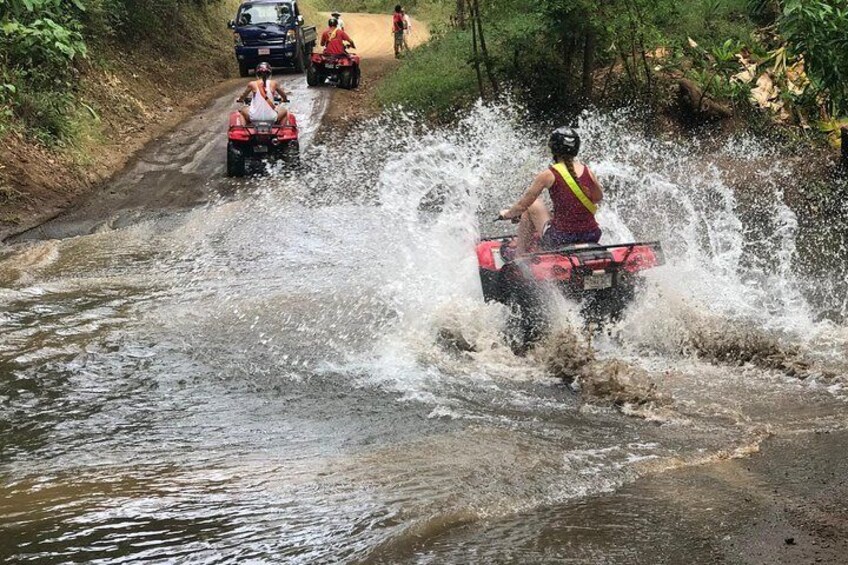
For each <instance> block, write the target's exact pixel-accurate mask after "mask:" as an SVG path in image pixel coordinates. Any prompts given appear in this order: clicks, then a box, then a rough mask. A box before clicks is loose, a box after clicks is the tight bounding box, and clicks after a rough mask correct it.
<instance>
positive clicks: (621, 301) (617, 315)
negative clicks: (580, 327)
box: [580, 284, 635, 326]
mask: <svg viewBox="0 0 848 565" xmlns="http://www.w3.org/2000/svg"><path fill="white" fill-rule="evenodd" d="M634 294H635V289H634V288H633V286H632V285H631V284H620V285H619V286H616V287H614V288H607V289H604V290H597V291H595V292H594V293H593V294H591V295H589V296H587V297H585V298H584V299H583V304H582V305H581V307H580V314H581V315H582V316H583V320H584V321H585V322H586V324H596V325H598V326H603V325H604V324H607V323H613V324H614V323H616V322H618V321H619V320H621V318H622V317H623V315H624V311H625V310H626V309H627V306H629V305H630V302H631V300H633V295H634Z"/></svg>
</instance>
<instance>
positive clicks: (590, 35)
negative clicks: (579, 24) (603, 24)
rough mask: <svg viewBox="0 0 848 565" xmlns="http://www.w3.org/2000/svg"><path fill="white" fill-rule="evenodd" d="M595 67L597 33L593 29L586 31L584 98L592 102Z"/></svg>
mask: <svg viewBox="0 0 848 565" xmlns="http://www.w3.org/2000/svg"><path fill="white" fill-rule="evenodd" d="M594 67H595V32H594V31H593V30H591V29H589V30H587V31H586V38H585V41H584V42H583V98H584V99H585V100H586V101H591V100H592V70H593V69H594Z"/></svg>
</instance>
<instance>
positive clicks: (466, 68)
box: [377, 31, 477, 114]
mask: <svg viewBox="0 0 848 565" xmlns="http://www.w3.org/2000/svg"><path fill="white" fill-rule="evenodd" d="M470 46H471V38H470V36H469V33H468V32H462V31H450V32H448V33H446V34H444V35H441V36H437V37H435V38H433V39H431V40H430V41H429V42H428V43H427V44H425V45H424V46H422V47H419V48H418V49H415V50H413V51H412V52H411V53H409V55H408V56H407V58H406V59H405V60H404V62H403V64H402V65H401V66H400V68H399V69H398V70H397V71H396V72H394V73H392V74H391V75H389V76H388V77H386V79H385V80H384V81H383V82H382V84H380V86H379V89H378V90H377V101H378V102H379V103H380V104H381V105H382V106H403V107H406V108H414V109H415V110H417V111H421V112H424V113H427V114H437V113H442V112H446V111H449V110H450V109H453V108H457V107H460V106H462V105H464V104H467V103H468V102H470V101H472V100H474V98H476V96H477V82H476V78H475V75H474V70H473V68H472V67H471V65H469V64H468V63H467V60H468V59H469V58H470V56H471V54H470V49H471V47H470Z"/></svg>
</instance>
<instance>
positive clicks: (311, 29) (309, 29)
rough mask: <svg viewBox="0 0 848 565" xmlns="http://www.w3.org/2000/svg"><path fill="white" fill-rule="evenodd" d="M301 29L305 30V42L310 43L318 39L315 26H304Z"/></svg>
mask: <svg viewBox="0 0 848 565" xmlns="http://www.w3.org/2000/svg"><path fill="white" fill-rule="evenodd" d="M301 29H302V30H303V42H304V43H306V44H309V43H316V42H317V41H318V32H317V31H316V30H315V26H303V27H302V28H301Z"/></svg>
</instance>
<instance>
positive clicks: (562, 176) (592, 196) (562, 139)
mask: <svg viewBox="0 0 848 565" xmlns="http://www.w3.org/2000/svg"><path fill="white" fill-rule="evenodd" d="M548 147H550V149H551V152H552V153H553V158H554V164H553V165H551V166H550V167H549V168H548V169H546V170H544V171H542V172H541V173H539V175H538V176H536V178H535V179H534V180H533V183H532V184H531V185H530V188H528V189H527V190H526V191H525V192H524V194H523V195H522V196H521V198H519V199H518V202H516V203H515V204H514V205H513V206H512V208H508V209H506V210H502V211H501V213H500V215H499V218H500V219H503V220H514V219H517V218H520V222H519V224H518V234H517V235H518V238H517V239H518V242H517V247H516V253H517V254H518V255H521V254H524V253H527V252H528V250H529V248H530V247H531V244H533V242H534V241H536V238H537V237H538V241H539V243H540V245H541V247H542V248H543V249H555V248H557V247H562V246H565V245H569V244H572V243H597V242H598V241H599V240H600V239H601V228H600V227H599V226H598V222H597V221H595V212H596V210H597V204H598V202H600V201H601V199H602V198H603V191H602V189H601V184H600V183H599V182H598V179H597V178H596V177H595V175H594V173H592V171H591V170H589V167H587V166H586V165H584V164H582V163H581V162H579V161H578V160H577V159H576V157H577V153H578V152H579V151H580V136H579V135H578V134H577V132H576V131H575V130H574V129H572V128H570V127H561V128H558V129H556V130H554V132H553V133H552V134H551V137H550V139H549V140H548ZM545 189H547V190H549V191H550V196H551V201H552V202H553V205H554V211H553V218H551V214H550V212H548V208H547V206H545V203H544V201H543V200H542V198H541V195H542V191H543V190H545Z"/></svg>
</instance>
